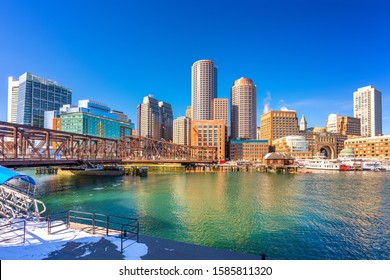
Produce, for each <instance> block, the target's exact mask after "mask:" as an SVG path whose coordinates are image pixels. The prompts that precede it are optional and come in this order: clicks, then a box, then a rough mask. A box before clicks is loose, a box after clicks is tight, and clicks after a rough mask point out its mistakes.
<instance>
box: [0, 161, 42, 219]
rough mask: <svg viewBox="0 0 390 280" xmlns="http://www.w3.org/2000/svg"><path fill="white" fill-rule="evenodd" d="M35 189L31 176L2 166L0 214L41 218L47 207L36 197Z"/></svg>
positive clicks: (0, 173) (8, 217) (9, 217)
mask: <svg viewBox="0 0 390 280" xmlns="http://www.w3.org/2000/svg"><path fill="white" fill-rule="evenodd" d="M35 189H36V184H35V181H34V179H32V178H31V177H30V176H28V175H24V174H21V173H18V172H15V171H13V170H10V169H7V168H4V167H2V166H0V216H3V217H4V218H7V219H12V218H24V219H30V218H36V219H39V218H40V215H41V214H42V213H43V212H45V211H46V207H45V204H44V203H43V202H42V201H40V200H38V199H36V198H35Z"/></svg>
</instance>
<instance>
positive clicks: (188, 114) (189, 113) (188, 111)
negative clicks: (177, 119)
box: [186, 106, 192, 119]
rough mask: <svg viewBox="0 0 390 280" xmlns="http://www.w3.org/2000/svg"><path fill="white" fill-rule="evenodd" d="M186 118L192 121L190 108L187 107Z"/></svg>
mask: <svg viewBox="0 0 390 280" xmlns="http://www.w3.org/2000/svg"><path fill="white" fill-rule="evenodd" d="M186 117H187V118H190V119H192V106H187V110H186Z"/></svg>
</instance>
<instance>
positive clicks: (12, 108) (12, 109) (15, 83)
mask: <svg viewBox="0 0 390 280" xmlns="http://www.w3.org/2000/svg"><path fill="white" fill-rule="evenodd" d="M18 96H19V80H18V79H16V78H13V77H8V112H7V113H8V114H7V122H10V123H16V116H17V113H18Z"/></svg>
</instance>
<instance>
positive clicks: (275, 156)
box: [263, 152, 294, 166]
mask: <svg viewBox="0 0 390 280" xmlns="http://www.w3.org/2000/svg"><path fill="white" fill-rule="evenodd" d="M263 163H264V164H265V165H267V166H288V165H293V164H294V158H293V157H291V156H290V155H286V154H284V153H276V152H271V153H268V154H266V155H265V156H264V159H263Z"/></svg>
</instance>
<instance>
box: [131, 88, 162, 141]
mask: <svg viewBox="0 0 390 280" xmlns="http://www.w3.org/2000/svg"><path fill="white" fill-rule="evenodd" d="M160 120H161V118H160V108H159V107H158V101H157V99H155V98H153V97H151V96H145V97H144V99H143V102H142V103H141V104H139V105H138V107H137V122H138V123H137V130H138V135H139V136H143V137H147V138H154V139H158V140H160V138H161V122H160Z"/></svg>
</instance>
